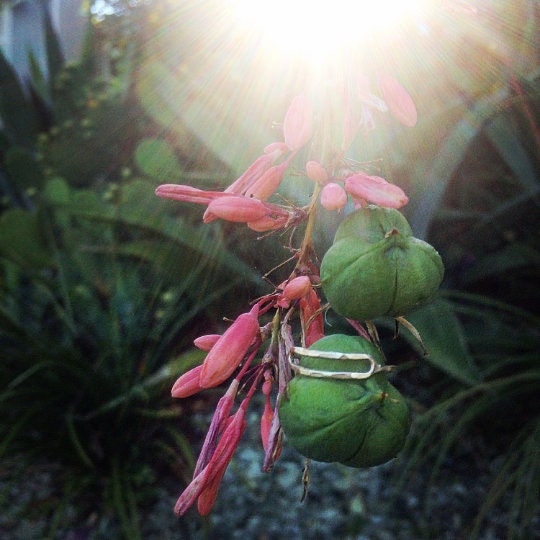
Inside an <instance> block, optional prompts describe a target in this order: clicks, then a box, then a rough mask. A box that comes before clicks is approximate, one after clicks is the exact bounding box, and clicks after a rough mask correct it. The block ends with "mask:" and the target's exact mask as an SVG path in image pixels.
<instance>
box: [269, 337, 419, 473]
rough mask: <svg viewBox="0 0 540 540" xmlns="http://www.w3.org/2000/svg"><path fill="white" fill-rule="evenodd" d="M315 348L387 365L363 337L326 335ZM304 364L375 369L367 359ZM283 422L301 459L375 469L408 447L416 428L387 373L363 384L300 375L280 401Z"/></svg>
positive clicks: (351, 369)
mask: <svg viewBox="0 0 540 540" xmlns="http://www.w3.org/2000/svg"><path fill="white" fill-rule="evenodd" d="M310 349H311V350H317V351H335V352H340V353H364V354H368V355H370V356H371V357H372V358H373V359H374V360H375V361H376V362H378V363H380V364H383V359H382V358H381V355H380V353H379V351H378V350H377V348H376V347H375V346H374V345H372V344H371V343H369V342H368V341H367V340H365V339H363V338H361V337H356V336H346V335H332V336H326V337H324V338H322V339H320V340H319V341H317V342H316V343H314V344H313V345H312V346H311V347H310ZM300 364H301V366H303V367H306V368H311V369H316V370H324V371H331V372H338V371H339V372H344V371H345V372H358V373H364V372H366V371H368V370H369V366H370V364H369V361H367V360H349V359H343V360H342V359H340V360H335V359H323V358H312V357H307V356H303V357H302V358H301V362H300ZM279 419H280V422H281V426H282V428H283V431H284V432H285V434H286V436H287V439H288V441H289V442H290V444H291V445H292V446H293V447H294V448H296V450H298V451H299V452H300V453H301V454H303V455H304V456H306V457H308V458H311V459H314V460H316V461H327V462H340V463H343V464H344V465H348V466H350V467H372V466H374V465H380V464H381V463H385V462H386V461H388V460H390V459H392V458H393V457H395V455H396V454H397V453H398V452H399V451H400V450H401V449H402V448H403V445H404V444H405V439H406V437H407V434H408V432H409V427H410V417H409V410H408V407H407V405H406V403H405V401H404V399H403V396H402V395H401V394H400V393H399V392H398V390H396V388H394V387H393V386H392V385H391V384H390V383H389V382H388V379H387V375H386V373H385V372H378V373H376V374H374V375H372V376H371V377H369V378H367V379H363V380H358V379H332V378H315V377H311V376H305V375H301V374H297V375H296V376H295V377H294V378H293V380H292V381H291V382H290V383H289V386H288V388H287V391H286V392H285V393H284V394H283V396H282V397H281V399H280V402H279Z"/></svg>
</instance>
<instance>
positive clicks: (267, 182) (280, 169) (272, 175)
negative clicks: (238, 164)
mask: <svg viewBox="0 0 540 540" xmlns="http://www.w3.org/2000/svg"><path fill="white" fill-rule="evenodd" d="M288 165H289V160H287V161H285V162H283V163H280V164H279V165H275V166H274V167H270V168H269V169H268V170H267V171H266V172H265V173H264V174H263V175H262V176H261V177H260V178H259V179H258V180H257V181H256V182H254V183H253V184H252V185H251V187H249V188H248V189H247V190H246V197H253V198H255V199H259V200H260V201H266V199H268V198H269V197H270V196H272V195H273V194H274V193H275V192H276V191H277V189H278V188H279V186H280V184H281V181H282V180H283V176H284V175H285V170H286V169H287V167H288Z"/></svg>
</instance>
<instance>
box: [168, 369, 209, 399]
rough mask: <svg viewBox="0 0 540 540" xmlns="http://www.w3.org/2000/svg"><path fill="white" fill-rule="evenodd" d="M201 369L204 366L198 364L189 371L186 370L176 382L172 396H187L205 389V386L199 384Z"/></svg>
mask: <svg viewBox="0 0 540 540" xmlns="http://www.w3.org/2000/svg"><path fill="white" fill-rule="evenodd" d="M201 371H202V366H197V367H194V368H193V369H190V370H189V371H186V372H185V373H184V374H183V375H182V376H181V377H179V378H178V379H177V380H176V382H175V383H174V385H173V387H172V390H171V396H172V397H174V398H186V397H189V396H192V395H193V394H196V393H197V392H200V391H201V390H202V389H203V387H202V386H201V385H200V384H199V377H200V376H201Z"/></svg>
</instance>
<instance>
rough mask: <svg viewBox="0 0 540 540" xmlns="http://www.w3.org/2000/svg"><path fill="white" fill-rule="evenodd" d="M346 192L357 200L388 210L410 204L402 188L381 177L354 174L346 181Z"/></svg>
mask: <svg viewBox="0 0 540 540" xmlns="http://www.w3.org/2000/svg"><path fill="white" fill-rule="evenodd" d="M345 190H346V191H347V193H349V194H350V195H352V196H353V197H354V198H355V199H362V200H365V201H367V202H370V203H373V204H377V205H379V206H384V207H387V208H401V207H402V206H404V205H406V204H407V203H408V202H409V199H408V197H407V195H405V193H404V192H403V190H402V189H401V188H400V187H398V186H396V185H395V184H390V183H388V182H387V181H386V180H385V179H384V178H381V177H380V176H369V175H367V174H364V173H356V174H353V175H352V176H349V177H348V178H346V179H345Z"/></svg>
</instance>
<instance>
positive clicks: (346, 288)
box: [321, 206, 444, 321]
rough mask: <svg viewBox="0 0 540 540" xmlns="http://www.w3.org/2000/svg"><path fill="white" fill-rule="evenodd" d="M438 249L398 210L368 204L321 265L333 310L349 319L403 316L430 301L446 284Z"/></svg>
mask: <svg viewBox="0 0 540 540" xmlns="http://www.w3.org/2000/svg"><path fill="white" fill-rule="evenodd" d="M443 274H444V267H443V264H442V261H441V258H440V256H439V254H438V253H437V251H435V249H434V248H433V247H432V246H430V245H429V244H428V243H427V242H424V241H422V240H419V239H418V238H415V237H414V236H413V235H412V230H411V228H410V226H409V224H408V223H407V220H406V219H405V217H404V216H403V215H402V214H401V213H400V212H399V211H398V210H395V209H393V208H380V207H376V206H368V207H365V208H361V209H359V210H356V211H355V212H353V213H352V214H350V215H349V216H347V217H346V218H345V219H344V220H343V222H342V223H341V224H340V226H339V227H338V230H337V232H336V236H335V238H334V243H333V245H332V247H331V248H330V249H329V250H328V251H327V252H326V254H325V256H324V258H323V260H322V263H321V283H322V287H323V290H324V293H325V295H326V298H327V299H328V302H330V305H331V306H332V308H333V309H334V310H335V311H336V312H337V313H339V314H340V315H342V316H343V317H347V318H349V319H354V320H363V321H365V320H371V319H374V318H376V317H380V316H383V315H390V316H393V317H396V316H401V315H403V314H404V313H406V312H407V311H410V310H411V309H413V308H415V307H416V306H418V305H420V304H422V303H424V302H426V301H428V300H429V299H430V298H431V297H432V296H433V295H434V294H435V292H436V291H437V289H438V288H439V285H440V283H441V281H442V278H443Z"/></svg>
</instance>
